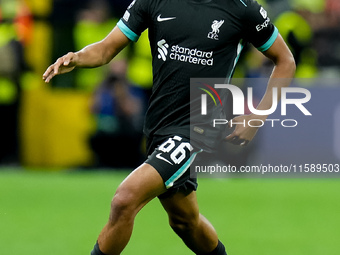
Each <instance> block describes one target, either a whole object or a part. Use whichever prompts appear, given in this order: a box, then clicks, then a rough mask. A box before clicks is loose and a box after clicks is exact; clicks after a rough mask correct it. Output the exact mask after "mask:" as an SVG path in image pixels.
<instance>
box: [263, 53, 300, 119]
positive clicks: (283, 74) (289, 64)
mask: <svg viewBox="0 0 340 255" xmlns="http://www.w3.org/2000/svg"><path fill="white" fill-rule="evenodd" d="M295 69H296V66H295V61H294V58H293V56H287V57H286V58H284V59H282V60H280V61H277V63H276V65H275V67H274V69H273V72H272V75H271V77H270V79H269V81H268V85H267V89H266V92H265V94H264V96H263V98H262V100H261V102H260V103H259V105H258V106H257V107H256V109H257V110H268V109H270V108H271V107H272V104H273V99H274V98H275V95H273V93H274V92H273V89H274V88H277V94H276V100H277V102H279V101H280V98H281V88H284V87H288V86H289V85H290V83H291V81H292V79H293V77H294V75H295ZM257 117H258V118H260V119H262V120H265V119H266V118H267V117H268V115H262V116H257Z"/></svg>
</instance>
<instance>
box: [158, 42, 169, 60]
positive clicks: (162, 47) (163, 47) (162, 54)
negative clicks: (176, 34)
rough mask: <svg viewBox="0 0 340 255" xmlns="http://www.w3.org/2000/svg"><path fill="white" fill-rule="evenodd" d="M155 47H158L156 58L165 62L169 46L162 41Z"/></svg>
mask: <svg viewBox="0 0 340 255" xmlns="http://www.w3.org/2000/svg"><path fill="white" fill-rule="evenodd" d="M157 46H158V53H159V54H158V58H159V59H163V61H166V57H167V55H168V48H169V44H167V43H166V41H165V40H164V39H162V40H160V41H159V42H158V43H157Z"/></svg>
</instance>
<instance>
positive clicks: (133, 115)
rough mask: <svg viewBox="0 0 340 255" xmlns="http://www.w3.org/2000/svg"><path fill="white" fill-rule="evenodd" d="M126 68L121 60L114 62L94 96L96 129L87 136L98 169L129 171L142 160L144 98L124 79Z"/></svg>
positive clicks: (141, 92)
mask: <svg viewBox="0 0 340 255" xmlns="http://www.w3.org/2000/svg"><path fill="white" fill-rule="evenodd" d="M126 66H127V63H126V60H124V59H121V60H117V61H114V62H113V63H112V64H111V72H110V74H109V75H108V77H107V78H106V79H105V80H104V81H103V82H102V83H101V84H100V86H99V87H98V88H97V90H96V91H95V94H94V101H93V105H92V112H93V113H94V114H95V117H96V123H97V130H96V132H95V133H94V134H93V135H92V136H91V137H90V145H91V148H92V149H93V151H94V152H95V154H96V157H97V167H115V168H132V167H136V166H137V165H138V164H140V163H141V162H142V160H143V154H142V150H141V141H142V137H143V134H142V127H143V119H144V109H145V95H144V94H143V91H142V90H141V89H140V88H137V87H135V86H132V85H131V84H129V83H128V81H127V80H126V76H125V74H126Z"/></svg>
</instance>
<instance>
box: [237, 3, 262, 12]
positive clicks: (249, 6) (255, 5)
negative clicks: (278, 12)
mask: <svg viewBox="0 0 340 255" xmlns="http://www.w3.org/2000/svg"><path fill="white" fill-rule="evenodd" d="M232 1H233V3H234V5H235V6H236V7H237V8H238V9H240V10H244V11H246V10H250V9H254V8H255V9H258V8H260V7H261V5H260V4H259V3H258V2H257V1H256V0H232Z"/></svg>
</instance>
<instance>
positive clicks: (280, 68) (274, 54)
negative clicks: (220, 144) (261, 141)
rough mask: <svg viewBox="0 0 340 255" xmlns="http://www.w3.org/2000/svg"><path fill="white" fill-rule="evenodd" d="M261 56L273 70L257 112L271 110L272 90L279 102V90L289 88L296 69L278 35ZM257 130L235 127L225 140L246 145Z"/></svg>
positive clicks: (255, 116)
mask: <svg viewBox="0 0 340 255" xmlns="http://www.w3.org/2000/svg"><path fill="white" fill-rule="evenodd" d="M263 54H264V55H265V56H266V57H268V58H269V59H271V60H272V61H273V62H274V69H273V72H272V74H271V76H270V79H269V82H268V85H267V89H266V92H265V94H264V96H263V98H262V100H261V101H260V103H259V105H258V106H257V108H256V109H257V110H268V109H270V108H271V106H272V103H273V102H272V101H273V100H272V99H273V94H272V93H273V88H277V92H278V93H277V97H278V101H279V99H280V98H281V88H282V87H287V86H289V84H290V82H291V80H292V78H293V77H294V74H295V69H296V66H295V61H294V57H293V55H292V53H291V51H290V50H289V48H288V46H287V45H286V43H285V42H284V40H283V39H282V37H281V36H280V35H278V37H277V38H276V40H275V42H274V43H273V44H272V46H271V47H270V48H269V49H268V50H266V51H265V52H263ZM267 117H268V115H255V114H250V115H242V116H238V117H236V118H234V119H233V120H232V121H233V122H234V123H238V122H241V123H243V121H244V120H245V123H248V121H249V120H251V119H258V120H262V121H265V120H266V119H267ZM252 125H253V126H257V124H256V123H255V121H253V122H252ZM258 126H261V123H258ZM257 130H258V127H250V126H248V125H245V126H243V125H236V128H235V130H234V131H233V132H232V133H231V134H230V135H229V136H227V137H226V140H227V141H228V142H231V143H233V144H237V145H247V144H248V143H249V142H250V141H251V140H252V139H253V138H254V136H255V134H256V132H257Z"/></svg>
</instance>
